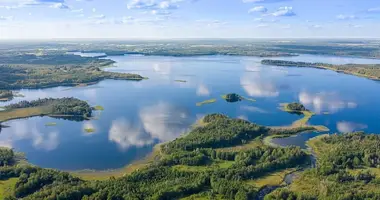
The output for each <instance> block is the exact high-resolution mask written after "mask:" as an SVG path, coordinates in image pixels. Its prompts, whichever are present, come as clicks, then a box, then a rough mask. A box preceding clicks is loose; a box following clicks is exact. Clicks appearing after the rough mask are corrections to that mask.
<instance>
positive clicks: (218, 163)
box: [173, 160, 235, 172]
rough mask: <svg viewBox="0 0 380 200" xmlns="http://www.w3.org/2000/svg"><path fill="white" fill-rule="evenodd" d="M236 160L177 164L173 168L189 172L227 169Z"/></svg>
mask: <svg viewBox="0 0 380 200" xmlns="http://www.w3.org/2000/svg"><path fill="white" fill-rule="evenodd" d="M234 163H235V162H234V161H225V160H217V161H214V162H213V163H212V164H211V165H205V166H188V165H175V166H173V169H177V170H181V171H187V172H206V171H213V170H215V169H226V168H229V167H231V166H232V165H233V164H234Z"/></svg>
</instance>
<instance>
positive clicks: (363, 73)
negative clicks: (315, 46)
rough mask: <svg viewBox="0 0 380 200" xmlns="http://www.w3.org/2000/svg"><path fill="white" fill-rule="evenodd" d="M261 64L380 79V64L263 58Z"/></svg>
mask: <svg viewBox="0 0 380 200" xmlns="http://www.w3.org/2000/svg"><path fill="white" fill-rule="evenodd" d="M261 64H263V65H272V66H282V67H310V68H317V69H326V70H332V71H336V72H338V73H345V74H350V75H354V76H359V77H365V78H368V79H372V80H380V64H346V65H332V64H326V63H309V62H294V61H286V60H262V61H261Z"/></svg>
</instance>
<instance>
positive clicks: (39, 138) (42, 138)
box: [0, 120, 60, 151]
mask: <svg viewBox="0 0 380 200" xmlns="http://www.w3.org/2000/svg"><path fill="white" fill-rule="evenodd" d="M37 123H38V122H34V123H28V121H27V120H18V121H17V125H16V126H11V127H10V128H9V129H8V130H10V132H7V133H9V134H6V133H2V135H1V142H0V146H6V147H13V143H14V142H15V141H19V140H28V139H29V140H31V143H32V145H33V147H35V148H36V149H42V150H46V151H51V150H54V149H56V148H57V147H58V146H59V143H60V142H59V132H58V131H48V132H42V131H41V130H40V129H39V128H38V127H37Z"/></svg>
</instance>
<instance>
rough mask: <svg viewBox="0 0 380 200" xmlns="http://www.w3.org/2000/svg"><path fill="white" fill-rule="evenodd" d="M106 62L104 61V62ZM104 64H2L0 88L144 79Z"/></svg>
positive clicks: (0, 67)
mask: <svg viewBox="0 0 380 200" xmlns="http://www.w3.org/2000/svg"><path fill="white" fill-rule="evenodd" d="M103 64H104V63H103ZM103 64H101V63H97V64H94V65H90V66H88V67H83V66H69V65H63V66H44V67H37V66H36V67H34V66H31V67H25V66H23V65H7V64H4V65H1V64H0V80H1V82H0V89H6V90H10V89H21V88H30V89H36V88H47V87H56V86H75V85H78V84H93V83H97V82H99V81H102V80H105V79H115V80H135V81H139V80H143V79H144V77H142V76H140V75H138V74H129V73H114V72H106V71H103V70H101V69H100V68H99V67H100V66H102V65H103Z"/></svg>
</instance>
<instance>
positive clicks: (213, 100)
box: [196, 99, 216, 106]
mask: <svg viewBox="0 0 380 200" xmlns="http://www.w3.org/2000/svg"><path fill="white" fill-rule="evenodd" d="M215 102H216V99H209V100H206V101H202V102H199V103H197V104H196V105H197V106H203V105H205V104H211V103H215Z"/></svg>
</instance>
